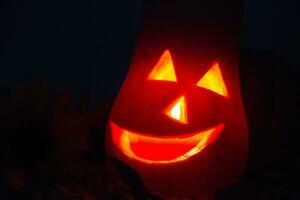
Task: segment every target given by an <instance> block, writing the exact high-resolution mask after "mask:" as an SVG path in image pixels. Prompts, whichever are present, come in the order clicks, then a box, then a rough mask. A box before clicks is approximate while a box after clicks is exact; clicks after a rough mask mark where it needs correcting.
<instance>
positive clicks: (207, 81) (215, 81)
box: [197, 62, 228, 97]
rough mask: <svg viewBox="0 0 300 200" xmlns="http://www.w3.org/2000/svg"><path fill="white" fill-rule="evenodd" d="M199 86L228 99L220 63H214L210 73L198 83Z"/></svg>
mask: <svg viewBox="0 0 300 200" xmlns="http://www.w3.org/2000/svg"><path fill="white" fill-rule="evenodd" d="M197 86H199V87H202V88H206V89H208V90H211V91H213V92H215V93H218V94H220V95H222V96H225V97H228V92H227V89H226V86H225V83H224V80H223V77H222V74H221V70H220V67H219V63H217V62H216V63H214V64H213V66H212V67H211V68H210V70H209V71H208V72H206V74H205V75H204V76H203V77H202V78H201V79H200V81H198V83H197Z"/></svg>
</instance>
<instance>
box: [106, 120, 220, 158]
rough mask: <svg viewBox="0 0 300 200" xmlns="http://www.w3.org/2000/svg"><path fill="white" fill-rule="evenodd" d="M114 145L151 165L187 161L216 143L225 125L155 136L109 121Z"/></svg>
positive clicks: (127, 154)
mask: <svg viewBox="0 0 300 200" xmlns="http://www.w3.org/2000/svg"><path fill="white" fill-rule="evenodd" d="M110 126H111V129H112V139H113V142H114V144H115V145H116V146H117V147H118V148H119V149H120V150H121V151H122V152H123V153H124V154H125V155H126V156H128V157H129V158H132V159H134V160H138V161H140V162H144V163H148V164H168V163H174V162H180V161H184V160H186V159H188V158H190V157H192V156H194V155H195V154H198V153H199V152H201V151H202V150H203V149H204V148H205V147H206V146H207V145H209V144H210V143H211V142H213V141H214V140H215V139H216V138H217V137H218V135H219V134H220V133H221V131H222V130H223V129H224V124H223V123H221V124H219V125H217V126H214V127H212V128H209V129H207V130H204V131H199V132H195V133H191V134H188V135H187V134H185V135H184V136H174V137H155V136H150V135H148V134H144V133H137V132H134V131H129V130H126V129H123V128H121V127H119V126H118V125H116V124H115V123H112V122H111V123H110Z"/></svg>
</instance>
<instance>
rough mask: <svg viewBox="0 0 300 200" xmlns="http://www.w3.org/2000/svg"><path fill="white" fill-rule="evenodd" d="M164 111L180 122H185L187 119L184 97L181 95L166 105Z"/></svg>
mask: <svg viewBox="0 0 300 200" xmlns="http://www.w3.org/2000/svg"><path fill="white" fill-rule="evenodd" d="M164 113H165V114H166V115H168V116H169V117H170V118H172V119H174V120H176V121H178V122H180V123H183V124H187V123H188V121H187V111H186V100H185V97H184V96H181V97H179V98H178V99H176V100H175V101H174V102H173V103H171V104H170V105H169V106H168V107H167V109H166V110H165V112H164Z"/></svg>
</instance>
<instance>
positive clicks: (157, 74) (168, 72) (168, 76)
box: [148, 50, 176, 82]
mask: <svg viewBox="0 0 300 200" xmlns="http://www.w3.org/2000/svg"><path fill="white" fill-rule="evenodd" d="M148 79H149V80H162V81H173V82H176V74H175V70H174V66H173V62H172V58H171V54H170V52H169V50H165V51H164V53H163V55H162V56H161V57H160V59H159V61H158V62H157V64H156V65H155V67H154V69H153V70H152V71H151V73H150V75H149V76H148Z"/></svg>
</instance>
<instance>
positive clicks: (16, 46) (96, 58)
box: [0, 0, 300, 99]
mask: <svg viewBox="0 0 300 200" xmlns="http://www.w3.org/2000/svg"><path fill="white" fill-rule="evenodd" d="M141 5H142V1H141V0H130V1H124V0H118V1H117V0H112V1H101V0H88V1H74V0H72V1H71V0H67V1H61V0H43V1H41V0H3V1H1V10H0V20H1V28H0V38H1V43H0V44H1V49H0V67H1V68H0V69H1V73H0V88H5V87H10V86H11V85H12V84H14V83H15V82H16V81H27V82H34V81H37V80H41V79H43V80H50V85H51V86H52V87H53V88H54V89H57V88H62V87H66V88H70V89H71V91H72V93H73V94H74V95H75V96H76V95H77V94H78V93H79V92H80V91H81V90H82V89H88V90H89V91H90V92H91V94H92V96H93V97H94V99H96V98H98V97H100V96H111V95H114V94H115V93H116V92H117V90H118V88H119V87H120V85H121V83H122V81H123V79H124V77H125V74H126V71H127V69H128V66H129V62H130V55H131V53H132V47H133V43H134V39H135V35H136V29H137V25H138V22H139V14H140V9H141ZM298 5H299V3H297V1H296V0H246V1H245V13H244V20H243V28H242V37H241V44H242V46H243V47H249V48H253V49H265V50H271V51H273V52H274V53H276V54H277V55H279V56H282V57H283V58H285V59H286V60H287V61H288V62H289V63H290V64H291V65H292V67H294V68H296V69H297V70H298V71H299V70H300V61H299V59H298V46H300V39H299V37H298V35H300V29H299V27H300V26H299V25H300V20H299V14H298V9H299V6H298Z"/></svg>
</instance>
